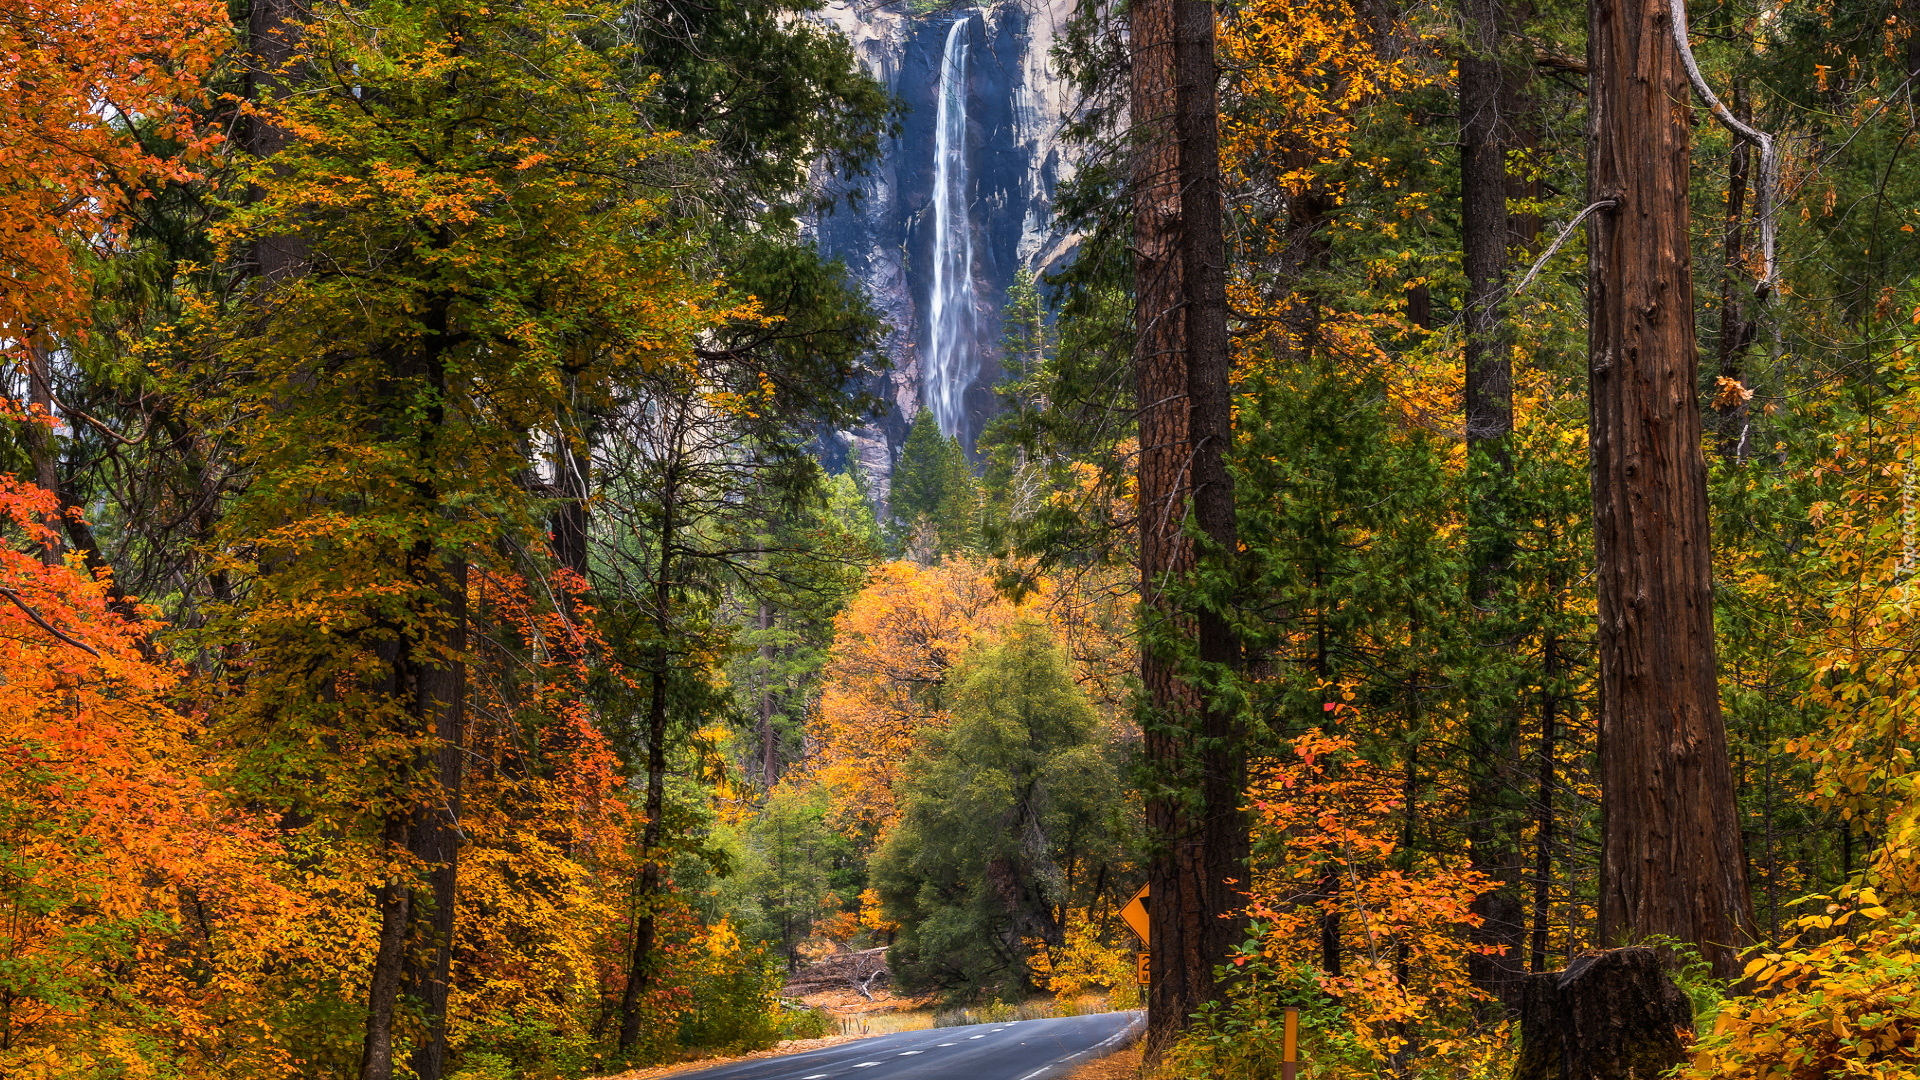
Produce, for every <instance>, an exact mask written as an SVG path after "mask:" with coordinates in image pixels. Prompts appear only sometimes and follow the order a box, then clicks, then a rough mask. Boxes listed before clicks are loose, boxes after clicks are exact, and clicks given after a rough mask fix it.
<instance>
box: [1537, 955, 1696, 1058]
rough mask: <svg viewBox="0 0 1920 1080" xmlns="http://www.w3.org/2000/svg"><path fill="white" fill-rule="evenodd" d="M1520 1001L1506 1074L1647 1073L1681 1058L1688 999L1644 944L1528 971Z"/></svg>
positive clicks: (1689, 1023)
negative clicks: (1516, 1048) (1514, 1058)
mask: <svg viewBox="0 0 1920 1080" xmlns="http://www.w3.org/2000/svg"><path fill="white" fill-rule="evenodd" d="M1523 1002H1524V1003H1523V1005H1522V1007H1521V1013H1520V1060H1519V1062H1518V1063H1517V1064H1516V1065H1515V1066H1514V1070H1513V1080H1651V1078H1652V1077H1657V1076H1659V1075H1661V1074H1662V1073H1664V1072H1666V1071H1667V1070H1668V1069H1670V1068H1672V1067H1673V1066H1675V1065H1678V1064H1681V1063H1683V1062H1685V1061H1686V1060H1687V1055H1686V1045H1687V1042H1689V1041H1691V1035H1692V1028H1693V1007H1692V1004H1691V1003H1690V1002H1688V1001H1687V996H1686V995H1685V994H1683V993H1681V992H1680V990H1679V988H1678V987H1676V986H1674V985H1673V983H1672V982H1670V981H1668V979H1667V977H1666V974H1665V972H1663V971H1662V970H1661V966H1660V958H1659V956H1657V955H1656V954H1655V953H1654V952H1653V950H1651V949H1616V950H1614V951H1612V952H1604V953H1599V954H1592V955H1587V956H1581V957H1577V958H1576V959H1575V960H1574V961H1573V963H1571V964H1569V965H1567V970H1565V971H1552V972H1547V973H1546V974H1544V975H1533V976H1529V977H1528V978H1527V980H1526V983H1525V992H1524V994H1523ZM1683 1035H1684V1036H1685V1038H1683Z"/></svg>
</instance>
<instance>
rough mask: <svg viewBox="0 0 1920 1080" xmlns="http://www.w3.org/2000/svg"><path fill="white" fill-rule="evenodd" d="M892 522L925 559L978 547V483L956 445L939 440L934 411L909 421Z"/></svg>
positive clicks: (895, 479) (944, 438)
mask: <svg viewBox="0 0 1920 1080" xmlns="http://www.w3.org/2000/svg"><path fill="white" fill-rule="evenodd" d="M890 502H891V503H892V509H893V518H894V521H895V522H896V523H897V524H898V526H899V527H900V529H901V530H902V532H903V533H904V534H905V536H906V537H907V539H908V542H909V543H910V544H914V543H925V544H926V547H927V549H928V551H927V553H928V554H929V555H948V554H952V553H954V552H959V551H970V550H973V549H974V548H976V547H978V546H979V542H980V483H979V481H978V480H977V479H975V477H974V475H973V467H972V466H971V465H969V464H968V463H967V452H966V451H965V450H963V449H962V448H961V446H960V440H959V439H956V438H953V437H951V436H947V435H942V434H941V433H940V427H939V425H938V424H937V423H935V422H934V419H933V410H932V409H921V410H920V412H919V413H918V414H916V415H915V416H914V418H913V426H912V428H910V429H909V430H908V432H907V441H906V443H905V444H904V445H902V446H901V448H900V463H899V464H898V465H896V466H894V471H893V489H892V497H891V499H890Z"/></svg>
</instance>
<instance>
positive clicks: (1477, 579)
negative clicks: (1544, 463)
mask: <svg viewBox="0 0 1920 1080" xmlns="http://www.w3.org/2000/svg"><path fill="white" fill-rule="evenodd" d="M1461 14H1462V15H1463V17H1464V21H1465V29H1466V41H1465V42H1463V45H1464V50H1463V52H1462V54H1461V56H1460V61H1459V70H1460V236H1461V263H1462V268H1463V269H1464V270H1465V271H1466V276H1467V291H1466V298H1465V304H1464V307H1465V311H1464V313H1463V314H1464V316H1465V322H1466V334H1465V341H1464V344H1465V350H1464V351H1465V361H1466V373H1465V374H1466V379H1465V383H1466V402H1465V404H1466V425H1465V427H1466V439H1467V482H1468V485H1469V489H1470V491H1469V497H1468V499H1467V515H1468V536H1469V552H1468V554H1469V573H1470V575H1471V578H1472V580H1471V581H1470V582H1469V583H1468V585H1469V589H1470V590H1471V595H1472V596H1473V603H1474V607H1475V608H1476V613H1477V615H1478V620H1477V621H1478V624H1479V625H1478V627H1477V633H1478V636H1479V638H1480V642H1479V644H1480V647H1481V649H1483V650H1485V652H1486V654H1487V658H1488V659H1487V664H1486V668H1485V670H1486V671H1487V672H1489V673H1490V677H1489V678H1486V679H1485V680H1484V685H1483V686H1482V687H1481V689H1480V692H1478V693H1476V694H1475V695H1474V701H1473V704H1472V706H1471V708H1470V715H1469V718H1468V729H1469V730H1468V739H1469V743H1470V746H1471V753H1470V755H1469V761H1470V762H1471V766H1470V768H1471V776H1470V778H1469V784H1470V788H1469V791H1468V795H1467V800H1468V807H1467V833H1468V836H1469V839H1470V840H1471V842H1472V846H1471V853H1472V859H1473V865H1474V868H1475V869H1477V870H1479V871H1481V872H1483V873H1485V874H1487V875H1488V876H1489V877H1491V878H1492V879H1493V880H1494V881H1495V882H1497V885H1496V886H1495V887H1494V888H1493V889H1492V890H1490V891H1489V892H1487V893H1485V894H1483V895H1481V896H1479V897H1477V898H1476V899H1475V900H1474V903H1473V908H1474V911H1475V913H1476V914H1478V915H1479V916H1480V917H1481V923H1480V925H1479V926H1477V927H1475V928H1474V930H1473V938H1474V941H1475V943H1476V944H1479V945H1481V946H1485V947H1489V948H1494V949H1498V950H1500V951H1498V952H1494V953H1485V954H1482V953H1475V954H1473V955H1470V956H1469V957H1468V959H1467V970H1468V973H1469V975H1470V976H1471V977H1472V979H1473V981H1474V983H1475V985H1477V986H1479V987H1480V988H1481V989H1482V990H1485V991H1486V992H1488V993H1490V994H1492V995H1494V996H1495V997H1497V998H1498V999H1499V1000H1500V1001H1501V1002H1502V1003H1503V1004H1505V1005H1506V1006H1507V1007H1508V1008H1510V1009H1511V1008H1514V1007H1517V1005H1518V1002H1519V985H1520V983H1519V980H1520V979H1521V978H1523V977H1524V975H1525V972H1526V969H1525V966H1524V963H1523V960H1522V957H1521V949H1522V946H1523V943H1524V934H1525V931H1524V926H1523V921H1524V915H1523V910H1522V906H1521V902H1520V877H1521V870H1520V862H1521V858H1520V833H1521V830H1522V827H1523V824H1524V819H1525V809H1524V807H1523V806H1522V805H1521V802H1520V798H1519V784H1518V778H1519V761H1518V756H1519V747H1520V714H1519V694H1518V692H1517V689H1518V688H1517V687H1516V686H1515V685H1514V683H1515V681H1516V680H1515V679H1514V677H1513V674H1512V668H1513V665H1512V663H1511V661H1512V659H1513V657H1512V652H1513V645H1512V642H1513V638H1514V630H1513V627H1512V625H1511V620H1510V619H1509V618H1507V617H1505V614H1506V613H1505V612H1503V611H1502V610H1501V609H1502V607H1503V605H1504V604H1505V596H1506V594H1507V591H1508V590H1507V582H1508V579H1509V577H1510V576H1511V569H1512V564H1513V551H1514V538H1513V528H1514V523H1515V521H1516V520H1517V519H1518V518H1519V516H1520V515H1519V512H1518V510H1519V508H1518V507H1517V506H1516V505H1515V502H1516V500H1515V498H1514V490H1513V487H1514V483H1513V476H1514V468H1513V465H1514V463H1513V452H1512V447H1511V445H1510V444H1511V442H1512V435H1513V329H1512V325H1511V322H1510V320H1509V318H1508V315H1507V306H1506V294H1507V243H1508V240H1509V239H1510V235H1511V231H1512V229H1511V227H1512V222H1511V219H1510V215H1509V214H1508V213H1507V191H1508V188H1509V187H1510V186H1511V185H1510V180H1509V177H1508V174H1507V151H1508V149H1509V148H1510V147H1511V146H1512V144H1513V129H1512V124H1511V122H1510V117H1509V114H1510V113H1511V112H1513V111H1514V109H1513V101H1514V99H1515V98H1516V97H1517V87H1516V85H1515V84H1517V83H1518V82H1519V80H1520V79H1521V78H1522V75H1521V74H1520V73H1519V72H1516V71H1515V70H1514V67H1515V65H1514V64H1512V63H1511V62H1510V60H1509V58H1508V56H1507V55H1506V50H1505V48H1504V45H1505V36H1506V34H1507V32H1508V29H1509V27H1508V23H1509V22H1510V21H1511V15H1510V13H1509V12H1508V10H1507V8H1506V5H1505V4H1504V3H1502V2H1501V0H1466V2H1465V3H1463V4H1462V7H1461Z"/></svg>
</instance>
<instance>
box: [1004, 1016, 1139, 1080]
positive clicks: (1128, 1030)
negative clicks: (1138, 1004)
mask: <svg viewBox="0 0 1920 1080" xmlns="http://www.w3.org/2000/svg"><path fill="white" fill-rule="evenodd" d="M1137 1023H1138V1021H1135V1022H1133V1023H1129V1024H1128V1025H1127V1026H1126V1027H1124V1028H1122V1029H1121V1030H1120V1034H1118V1035H1114V1036H1112V1037H1110V1038H1106V1039H1102V1040H1101V1041H1100V1042H1098V1043H1095V1044H1094V1045H1092V1046H1090V1047H1088V1048H1087V1049H1085V1050H1082V1051H1080V1053H1079V1054H1069V1055H1067V1056H1066V1057H1063V1058H1055V1059H1054V1060H1052V1061H1049V1062H1047V1063H1046V1064H1045V1065H1042V1066H1040V1067H1039V1068H1037V1069H1035V1070H1033V1071H1032V1072H1030V1073H1028V1074H1027V1075H1025V1076H1023V1077H1021V1078H1020V1080H1033V1078H1034V1077H1036V1076H1039V1075H1040V1074H1041V1073H1044V1072H1046V1071H1047V1070H1049V1069H1056V1068H1059V1067H1060V1066H1061V1065H1064V1064H1066V1063H1067V1062H1069V1061H1072V1060H1073V1059H1074V1058H1077V1057H1079V1056H1080V1055H1081V1054H1091V1053H1093V1052H1094V1051H1095V1050H1099V1049H1101V1048H1102V1047H1105V1046H1110V1045H1112V1044H1113V1043H1116V1042H1118V1041H1120V1040H1121V1039H1124V1038H1126V1037H1127V1036H1129V1035H1131V1034H1133V1029H1134V1027H1135V1026H1136V1024H1137Z"/></svg>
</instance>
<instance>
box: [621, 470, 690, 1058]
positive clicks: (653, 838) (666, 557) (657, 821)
mask: <svg viewBox="0 0 1920 1080" xmlns="http://www.w3.org/2000/svg"><path fill="white" fill-rule="evenodd" d="M675 497H676V491H675V487H674V484H673V482H672V479H671V478H669V479H668V481H667V484H666V487H665V493H664V496H663V497H662V499H661V503H662V505H663V506H665V507H666V508H667V517H666V520H665V521H664V522H663V523H662V525H661V529H660V565H659V568H658V575H657V577H656V578H655V579H654V583H653V604H654V632H655V633H656V634H657V635H658V637H659V644H658V646H657V647H656V652H655V655H654V661H653V672H652V683H651V688H650V689H651V693H650V694H649V696H648V698H647V801H646V824H645V825H644V826H642V828H641V833H640V876H639V879H638V880H637V881H636V882H635V883H634V890H633V891H634V904H635V907H636V916H635V919H634V928H633V953H632V955H631V957H629V959H628V963H627V985H626V988H625V989H624V990H623V991H622V992H621V995H620V1044H619V1045H620V1052H621V1053H622V1054H626V1053H628V1052H630V1051H632V1049H633V1047H634V1044H635V1043H637V1042H638V1041H639V1039H640V995H641V993H642V992H644V991H645V990H646V988H647V986H648V984H649V983H650V982H651V981H652V978H653V943H654V937H655V935H656V933H657V928H658V916H657V915H656V913H655V912H654V908H653V904H654V897H655V895H656V894H657V893H659V891H660V841H661V840H662V839H663V833H662V830H663V828H664V825H665V820H666V802H667V718H668V717H667V691H668V689H669V683H670V681H671V680H670V679H669V674H670V673H669V671H668V664H669V662H670V661H671V659H672V658H671V657H670V656H669V655H668V652H667V644H666V643H667V635H668V633H669V632H670V630H671V629H672V622H671V618H672V610H673V608H672V604H673V582H672V574H671V570H670V568H671V567H672V565H673V550H674V543H675V541H676V536H675V529H674V525H675V523H674V518H673V506H674V499H675Z"/></svg>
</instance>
